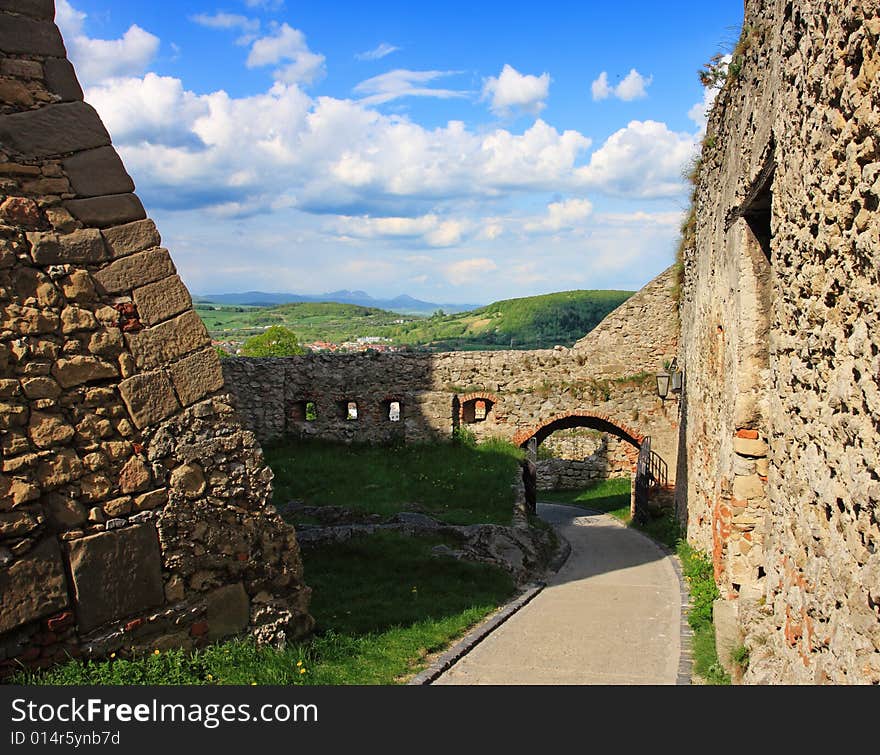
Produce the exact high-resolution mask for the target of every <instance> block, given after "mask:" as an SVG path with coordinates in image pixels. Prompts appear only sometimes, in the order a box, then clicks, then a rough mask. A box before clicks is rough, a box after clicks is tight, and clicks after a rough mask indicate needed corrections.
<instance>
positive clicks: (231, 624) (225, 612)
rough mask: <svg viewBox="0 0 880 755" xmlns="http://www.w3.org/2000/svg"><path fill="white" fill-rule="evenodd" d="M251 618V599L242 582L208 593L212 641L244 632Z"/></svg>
mask: <svg viewBox="0 0 880 755" xmlns="http://www.w3.org/2000/svg"><path fill="white" fill-rule="evenodd" d="M250 620H251V608H250V601H249V600H248V596H247V593H246V592H245V590H244V586H243V585H242V584H241V582H237V583H236V584H234V585H226V587H221V588H219V589H218V590H214V591H213V592H211V593H210V594H209V595H208V639H209V640H211V641H212V642H213V641H214V640H219V639H222V638H224V637H229V636H230V635H234V634H240V633H241V632H243V631H244V630H245V629H246V628H247V625H248V624H249V623H250Z"/></svg>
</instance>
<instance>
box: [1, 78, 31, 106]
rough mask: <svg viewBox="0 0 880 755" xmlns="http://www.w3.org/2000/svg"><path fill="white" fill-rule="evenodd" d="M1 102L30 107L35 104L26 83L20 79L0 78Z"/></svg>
mask: <svg viewBox="0 0 880 755" xmlns="http://www.w3.org/2000/svg"><path fill="white" fill-rule="evenodd" d="M0 102H8V103H9V104H10V105H18V106H19V107H30V106H31V105H33V104H34V98H33V95H32V94H31V91H30V89H28V88H27V87H26V86H25V85H24V84H22V83H21V82H18V81H9V80H7V79H0Z"/></svg>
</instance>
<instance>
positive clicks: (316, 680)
mask: <svg viewBox="0 0 880 755" xmlns="http://www.w3.org/2000/svg"><path fill="white" fill-rule="evenodd" d="M438 542H440V540H439V539H436V538H433V539H430V538H406V537H403V536H401V535H397V534H394V533H383V534H380V535H374V536H370V537H362V538H358V539H353V540H351V541H349V542H346V543H344V544H342V545H334V546H326V547H321V548H315V549H309V550H306V551H304V553H303V561H304V566H305V572H306V580H307V582H308V584H309V585H311V586H312V588H313V590H314V594H313V601H312V614H313V616H315V618H316V621H317V631H316V635H315V636H314V638H313V639H312V640H311V641H309V642H305V643H299V644H291V645H288V646H287V647H286V648H284V649H276V648H272V647H258V646H257V645H255V644H254V643H253V642H251V641H248V640H233V641H230V642H224V643H219V644H216V645H212V646H210V647H207V648H205V649H203V650H199V651H195V652H188V651H185V650H169V651H164V652H161V653H158V654H148V655H145V656H143V657H139V658H131V659H128V658H114V659H109V660H103V661H97V662H82V661H70V662H68V663H66V664H64V665H61V666H58V667H56V668H54V669H51V670H49V671H45V672H42V673H39V674H30V673H22V674H19V675H18V677H16V678H15V679H13V682H14V683H19V684H54V685H58V684H85V685H94V684H284V685H289V684H296V685H309V684H325V685H335V684H394V683H399V682H401V681H403V680H405V679H406V678H407V677H409V676H411V675H412V674H414V673H417V672H418V671H419V670H421V669H422V668H423V667H424V666H425V665H426V658H427V656H428V655H429V654H430V653H433V652H436V651H438V650H441V649H443V648H445V647H446V646H447V645H448V644H449V643H450V642H452V641H453V640H455V639H456V638H458V637H460V636H461V635H462V634H464V633H465V632H466V631H467V630H468V629H469V628H470V627H472V626H473V625H474V624H475V623H477V622H478V621H480V620H481V619H483V618H484V617H485V616H487V615H488V614H489V613H491V612H492V611H493V610H494V609H495V608H496V607H497V606H498V605H499V604H501V603H503V602H504V601H505V600H507V599H508V598H509V597H510V596H511V595H512V594H513V591H514V586H513V583H512V581H511V579H510V577H509V576H508V575H507V574H506V573H505V572H503V571H502V570H500V569H498V568H496V567H493V566H489V565H486V564H474V563H469V562H465V561H457V560H455V559H451V558H436V557H433V556H432V555H431V548H432V547H433V546H434V545H436V544H437V543H438ZM450 545H453V546H454V545H455V544H454V543H450Z"/></svg>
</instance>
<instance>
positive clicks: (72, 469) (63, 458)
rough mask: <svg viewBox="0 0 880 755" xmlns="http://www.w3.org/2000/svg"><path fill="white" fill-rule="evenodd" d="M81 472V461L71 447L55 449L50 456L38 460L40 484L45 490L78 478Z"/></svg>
mask: <svg viewBox="0 0 880 755" xmlns="http://www.w3.org/2000/svg"><path fill="white" fill-rule="evenodd" d="M82 473H83V465H82V462H81V461H80V460H79V457H78V456H77V455H76V451H74V450H73V449H72V448H63V449H61V450H60V451H57V452H56V453H55V454H54V455H53V456H52V457H51V458H48V459H45V460H44V461H42V462H40V464H39V466H38V467H37V476H38V477H39V479H40V484H41V485H42V486H43V488H44V489H46V490H51V489H52V488H57V487H58V486H59V485H64V484H65V483H68V482H73V481H74V480H78V479H79V478H80V477H81V476H82Z"/></svg>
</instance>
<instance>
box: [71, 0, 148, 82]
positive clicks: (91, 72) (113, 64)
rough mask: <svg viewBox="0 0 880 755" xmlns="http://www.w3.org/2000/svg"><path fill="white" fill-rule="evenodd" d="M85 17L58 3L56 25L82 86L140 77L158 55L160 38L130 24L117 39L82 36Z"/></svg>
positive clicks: (83, 14)
mask: <svg viewBox="0 0 880 755" xmlns="http://www.w3.org/2000/svg"><path fill="white" fill-rule="evenodd" d="M86 18H87V15H86V14H85V13H83V12H81V11H79V10H76V9H75V8H74V7H73V6H71V4H70V3H69V2H68V0H58V2H57V4H56V10H55V21H56V23H57V24H58V27H59V29H61V33H62V35H63V37H64V42H65V45H66V46H67V51H68V55H69V57H70V59H71V61H72V62H73V63H74V65H75V66H76V71H77V75H78V76H79V79H80V81H81V82H82V83H83V84H84V85H87V84H90V83H93V82H99V81H103V80H104V79H109V78H112V77H115V76H132V75H137V74H141V73H143V72H144V71H145V70H146V68H147V66H148V65H149V64H150V63H151V62H152V61H153V59H154V58H155V57H156V53H157V52H158V51H159V37H157V36H156V35H155V34H151V33H150V32H148V31H146V30H145V29H142V28H141V27H140V26H138V25H137V24H132V25H131V26H130V27H129V28H128V30H127V31H126V32H125V33H124V34H123V35H122V37H120V38H119V39H94V38H92V37H88V36H86V35H85V34H84V33H83V25H84V22H85V20H86Z"/></svg>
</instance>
